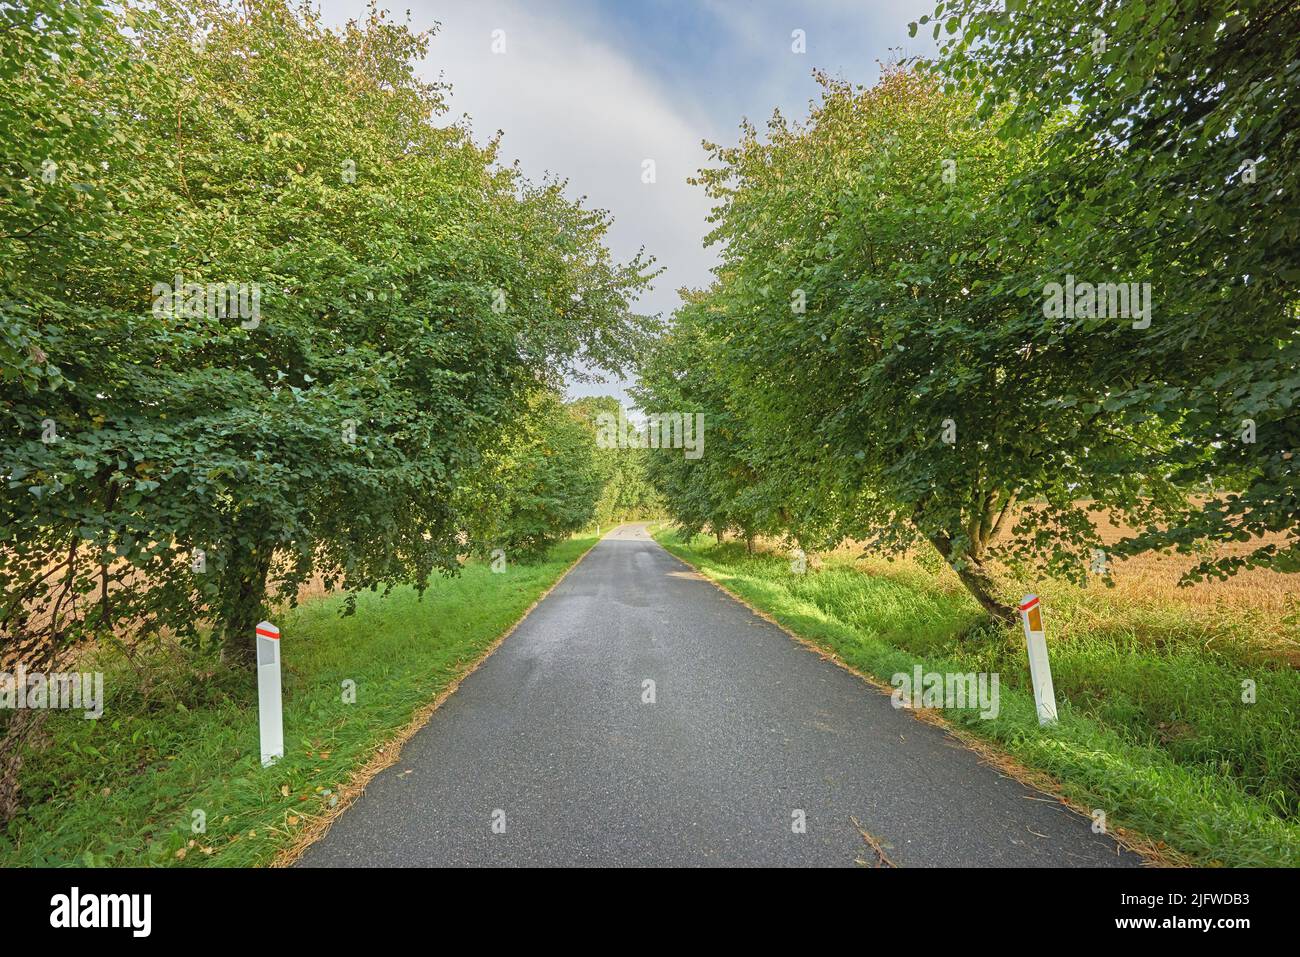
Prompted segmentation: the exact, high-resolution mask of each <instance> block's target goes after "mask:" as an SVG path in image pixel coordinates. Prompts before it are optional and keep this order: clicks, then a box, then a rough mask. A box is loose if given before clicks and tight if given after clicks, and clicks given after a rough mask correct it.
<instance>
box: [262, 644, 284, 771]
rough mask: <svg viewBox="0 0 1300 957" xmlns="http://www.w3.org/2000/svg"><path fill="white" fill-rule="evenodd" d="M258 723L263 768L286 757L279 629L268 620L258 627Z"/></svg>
mask: <svg viewBox="0 0 1300 957" xmlns="http://www.w3.org/2000/svg"><path fill="white" fill-rule="evenodd" d="M257 723H258V727H259V729H260V731H261V736H262V767H264V768H265V767H270V766H271V765H272V764H275V762H276V761H279V760H280V759H281V758H282V757H284V714H283V710H282V708H281V701H280V629H279V628H277V627H275V625H273V624H271V623H270V622H269V621H264V622H262V623H261V624H259V625H258V626H257Z"/></svg>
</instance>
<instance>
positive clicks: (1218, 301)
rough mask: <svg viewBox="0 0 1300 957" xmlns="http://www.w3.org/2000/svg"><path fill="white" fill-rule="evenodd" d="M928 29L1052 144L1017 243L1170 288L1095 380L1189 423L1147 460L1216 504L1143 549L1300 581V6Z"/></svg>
mask: <svg viewBox="0 0 1300 957" xmlns="http://www.w3.org/2000/svg"><path fill="white" fill-rule="evenodd" d="M931 19H933V23H932V25H931V23H930V21H931ZM922 25H924V26H926V27H927V28H929V29H931V30H932V31H933V33H934V35H935V36H936V37H938V36H940V35H943V36H944V37H945V38H946V40H945V43H944V45H943V48H942V55H941V57H940V59H939V62H938V63H937V64H936V69H937V71H938V72H939V74H940V75H941V76H942V77H943V78H944V80H945V82H946V83H948V85H949V86H951V87H952V88H954V89H956V88H961V89H964V90H969V91H971V94H972V95H973V96H975V97H976V98H977V99H978V107H979V110H978V115H979V117H980V118H981V119H982V120H984V121H986V122H990V123H993V124H995V125H996V126H997V128H998V130H999V133H1000V135H1001V136H1002V137H1003V138H1004V139H1005V140H1007V141H1008V142H1010V143H1015V142H1021V143H1035V144H1037V147H1036V148H1037V151H1038V153H1039V163H1038V164H1037V168H1036V170H1035V172H1034V175H1033V176H1032V177H1025V178H1021V179H1020V180H1018V181H1016V182H1015V183H1013V184H1011V188H1013V189H1014V190H1015V191H1016V192H1017V193H1019V194H1020V197H1021V198H1020V204H1021V205H1022V206H1023V207H1025V208H1027V209H1029V210H1030V211H1031V215H1030V216H1027V217H1025V218H1022V219H1020V220H1009V221H1008V222H1006V223H1005V225H1004V236H1005V241H1006V242H1007V243H1010V244H1024V243H1026V242H1029V241H1032V238H1033V235H1034V233H1033V230H1035V229H1042V228H1050V229H1051V231H1052V233H1053V234H1054V237H1055V240H1056V241H1055V242H1054V244H1053V250H1054V256H1053V258H1054V261H1053V262H1046V263H1044V266H1045V267H1046V268H1047V269H1048V270H1050V271H1052V272H1055V273H1057V274H1060V273H1063V272H1065V271H1066V270H1073V271H1074V272H1076V273H1078V272H1083V271H1087V272H1089V273H1093V274H1108V273H1119V274H1122V273H1128V274H1132V273H1138V272H1140V273H1144V274H1145V278H1149V279H1151V280H1152V281H1153V286H1154V290H1155V299H1156V308H1155V310H1154V315H1153V316H1152V319H1151V323H1150V327H1149V329H1147V330H1145V332H1144V333H1143V334H1142V335H1139V336H1128V337H1125V338H1124V339H1122V340H1119V341H1114V342H1112V343H1111V348H1110V349H1109V350H1108V351H1107V352H1106V353H1105V354H1104V355H1103V354H1100V353H1098V352H1094V355H1093V369H1092V371H1093V375H1094V376H1096V378H1097V379H1098V380H1100V381H1104V382H1106V383H1108V386H1109V392H1108V396H1107V399H1108V401H1109V402H1111V403H1113V404H1124V405H1127V406H1130V407H1134V408H1137V407H1141V408H1144V409H1146V410H1147V411H1148V412H1149V413H1150V414H1151V415H1153V416H1156V417H1159V418H1160V419H1162V420H1163V421H1164V422H1166V423H1167V424H1168V425H1169V427H1171V428H1173V429H1175V430H1176V431H1177V441H1175V442H1174V443H1172V445H1171V446H1169V447H1161V448H1160V449H1159V454H1158V455H1152V456H1149V457H1148V458H1147V459H1146V461H1145V462H1140V463H1138V464H1136V465H1135V468H1136V469H1137V470H1139V471H1142V472H1145V473H1146V474H1148V475H1155V474H1165V473H1171V474H1172V475H1173V477H1174V478H1175V479H1176V480H1178V481H1180V482H1182V483H1187V484H1190V483H1198V484H1201V485H1202V486H1203V487H1204V486H1207V485H1208V487H1210V488H1212V489H1214V491H1215V494H1213V495H1212V496H1211V497H1210V500H1209V501H1208V502H1204V503H1200V502H1198V503H1197V504H1196V505H1195V507H1193V508H1189V509H1188V510H1186V511H1185V512H1184V513H1183V514H1182V515H1181V516H1179V517H1178V519H1177V520H1176V521H1173V522H1170V523H1167V524H1162V525H1152V526H1151V527H1150V528H1149V529H1148V532H1147V534H1145V535H1142V536H1140V537H1138V538H1135V539H1134V540H1132V541H1130V542H1128V543H1127V544H1126V545H1125V550H1127V551H1135V550H1139V549H1142V548H1150V547H1160V546H1167V545H1171V544H1172V545H1178V546H1179V547H1181V548H1183V549H1189V548H1191V547H1192V546H1193V545H1195V544H1196V543H1198V542H1207V541H1208V542H1209V543H1211V544H1213V543H1218V542H1224V541H1239V542H1249V543H1253V544H1254V546H1255V547H1254V548H1252V549H1250V550H1249V551H1248V552H1246V553H1245V554H1241V553H1238V554H1234V555H1230V556H1226V557H1224V556H1221V557H1214V556H1212V555H1210V556H1207V557H1205V558H1204V560H1203V561H1201V562H1200V563H1199V565H1198V566H1197V568H1196V569H1194V570H1193V572H1192V575H1191V577H1192V578H1195V577H1198V576H1200V575H1203V574H1207V573H1208V574H1216V575H1226V574H1230V573H1231V572H1233V571H1235V570H1237V569H1238V568H1241V567H1248V566H1252V565H1264V566H1267V567H1271V568H1274V569H1277V570H1282V571H1295V570H1298V569H1300V495H1298V494H1297V486H1298V485H1300V481H1298V479H1300V454H1298V452H1300V335H1298V334H1297V328H1298V323H1297V319H1300V310H1298V304H1300V295H1298V291H1300V203H1297V202H1296V194H1297V188H1298V187H1300V112H1298V111H1300V106H1298V105H1297V104H1298V103H1300V71H1297V69H1296V63H1297V61H1298V60H1300V7H1297V6H1296V4H1295V3H1293V2H1289V0H1195V2H1190V3H1184V2H1176V0H1136V2H1131V3H1128V2H1126V3H1105V4H1101V5H1096V6H1091V7H1079V6H1078V5H1076V4H1068V3H1065V2H1064V0H1046V2H1034V3H1027V2H1024V0H1007V2H1006V3H1005V4H1003V3H1001V2H999V3H989V2H986V0H942V2H940V3H939V4H938V5H937V7H936V9H935V12H934V16H933V18H929V17H926V18H922V20H921V21H920V23H918V24H913V30H914V31H915V30H916V29H918V28H919V27H921V26H922ZM1090 326H1091V324H1090V323H1089V322H1087V321H1086V320H1078V321H1076V322H1074V323H1070V324H1068V325H1067V326H1066V327H1064V328H1062V329H1061V330H1060V332H1059V335H1060V336H1061V337H1062V338H1063V339H1065V338H1068V339H1071V340H1075V341H1079V340H1084V339H1091V338H1095V335H1096V331H1095V330H1094V329H1092V328H1091V327H1090ZM1268 533H1282V537H1281V539H1280V541H1279V540H1278V539H1277V538H1276V537H1274V538H1272V540H1270V541H1261V540H1260V539H1261V537H1262V536H1264V535H1267V534H1268Z"/></svg>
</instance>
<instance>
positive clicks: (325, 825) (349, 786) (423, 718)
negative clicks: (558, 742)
mask: <svg viewBox="0 0 1300 957" xmlns="http://www.w3.org/2000/svg"><path fill="white" fill-rule="evenodd" d="M617 527H618V526H615V528H617ZM610 531H613V529H610ZM607 534H608V533H607ZM604 538H605V536H603V535H602V536H600V537H599V538H597V539H596V540H595V541H594V542H592V543H591V545H590V547H588V548H587V549H586V550H585V551H584V552H583V553H582V554H581V555H579V556H578V557H577V558H575V559H574V560H573V562H572V564H570V565H569V567H568V568H566V569H565V570H564V571H563V572H562V573H561V574H560V577H559V578H557V579H555V581H553V582H551V584H550V585H548V586H547V588H546V590H545V591H543V592H542V593H541V594H540V595H538V596H537V599H536V600H535V601H534V602H533V603H532V604H531V605H529V606H528V607H527V608H525V609H524V613H523V614H522V615H520V616H519V618H518V619H516V620H515V623H514V624H512V625H511V626H510V627H509V628H507V629H506V630H505V631H503V632H502V633H501V634H500V635H498V636H497V637H496V638H495V639H494V640H493V642H492V644H490V645H488V646H487V648H486V649H484V651H483V653H482V654H480V655H479V656H478V657H477V658H475V659H474V661H473V662H472V663H471V664H470V665H469V667H467V668H466V669H465V670H464V671H463V672H461V674H460V675H458V676H457V677H456V679H455V680H454V681H453V682H452V683H451V684H449V685H447V687H445V688H443V689H442V691H440V692H439V693H438V696H437V697H436V698H434V699H433V701H431V702H429V703H428V704H426V705H425V706H424V707H422V708H421V709H420V710H419V711H417V712H416V713H415V715H414V716H413V717H412V718H411V720H410V721H409V722H408V723H407V725H406V727H404V728H402V729H401V730H400V731H398V732H397V734H395V735H393V736H392V737H391V738H389V739H388V740H387V741H385V742H384V743H383V744H380V745H378V746H377V747H376V748H375V753H374V756H373V757H371V759H370V760H369V761H367V762H366V763H365V764H363V765H362V766H361V767H360V768H358V769H357V770H356V771H354V772H352V774H351V775H350V776H349V777H348V780H347V782H346V783H345V784H342V785H340V786H339V789H338V791H339V803H338V804H337V805H335V806H334V807H332V808H330V809H329V811H328V812H327V813H325V814H322V815H319V816H317V817H315V818H313V819H312V820H311V822H310V823H309V824H308V825H307V826H306V827H305V828H303V829H302V831H301V832H300V836H299V839H298V840H297V841H296V842H295V843H294V844H293V845H291V846H290V847H287V848H285V849H284V850H282V851H280V853H278V854H277V855H276V856H275V859H274V860H273V861H271V864H270V866H271V867H292V866H293V865H294V864H295V863H297V861H298V859H299V858H301V857H302V855H303V854H304V853H306V851H307V848H309V847H311V846H312V845H313V844H315V843H316V842H317V841H319V840H320V839H321V838H322V837H324V836H325V835H326V834H327V833H329V829H330V828H331V827H333V826H334V822H335V821H337V820H338V819H339V817H341V816H342V814H343V812H344V811H346V810H347V809H348V808H350V807H351V806H352V803H353V802H354V801H356V799H357V798H358V797H360V796H361V794H362V793H363V792H364V791H365V789H366V786H367V785H368V784H369V783H370V782H371V781H372V780H373V779H374V778H375V776H376V775H377V774H379V772H380V771H383V770H385V769H386V768H390V767H392V766H393V765H394V764H396V763H397V760H398V758H400V757H401V756H402V748H403V747H405V746H406V742H408V741H410V740H411V738H413V737H414V736H415V734H416V732H418V731H419V730H420V729H421V728H423V727H424V726H425V725H426V724H428V723H429V719H430V718H432V717H433V713H434V712H435V711H437V710H438V709H439V708H440V707H442V704H443V702H444V701H446V700H447V699H448V698H450V697H451V696H452V695H453V694H455V693H456V691H457V690H458V689H459V688H460V685H461V682H463V681H464V680H465V679H466V678H468V677H469V676H470V675H472V674H473V673H474V672H475V671H477V670H478V669H479V667H480V666H481V665H482V664H483V662H485V661H487V660H488V659H489V658H491V657H492V654H493V652H495V651H496V650H497V649H498V648H500V647H501V644H502V642H504V641H505V640H506V639H507V638H509V637H510V636H511V635H513V634H514V633H515V629H517V628H518V627H519V626H520V625H521V624H523V622H524V619H526V618H527V617H528V616H529V615H531V614H532V613H533V609H534V608H536V607H537V606H538V605H540V604H541V603H542V602H543V601H545V600H546V596H548V595H549V594H550V593H551V592H553V591H554V590H555V589H556V588H558V587H559V585H560V583H561V582H562V581H564V579H566V578H568V577H569V573H570V572H571V571H573V570H574V569H575V568H577V567H578V566H579V565H581V564H582V562H583V560H584V559H585V558H586V557H587V556H588V555H589V554H591V550H592V549H593V548H595V547H596V546H597V545H599V544H600V543H601V542H602V541H603V540H604Z"/></svg>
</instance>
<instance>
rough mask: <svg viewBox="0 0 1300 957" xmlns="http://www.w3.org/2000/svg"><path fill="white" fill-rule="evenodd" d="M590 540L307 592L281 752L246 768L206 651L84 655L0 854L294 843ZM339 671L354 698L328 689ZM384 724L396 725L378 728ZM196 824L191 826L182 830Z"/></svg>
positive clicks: (241, 693)
mask: <svg viewBox="0 0 1300 957" xmlns="http://www.w3.org/2000/svg"><path fill="white" fill-rule="evenodd" d="M595 542H596V537H595V536H594V535H588V536H585V537H581V538H574V539H571V540H570V541H567V542H563V543H561V544H559V545H557V546H556V547H555V548H554V549H553V550H552V551H551V552H550V553H549V554H548V556H547V557H546V559H545V560H544V561H542V562H540V563H538V564H535V565H515V564H512V565H510V566H509V567H508V570H507V572H506V573H505V574H493V573H492V572H491V571H490V569H489V567H488V566H487V565H486V564H483V563H479V562H471V563H469V564H467V565H466V566H465V567H464V569H463V570H462V572H461V574H460V575H459V576H458V577H457V578H454V579H449V580H438V581H435V582H434V583H433V585H432V586H431V587H430V588H429V590H428V591H427V592H426V593H425V595H424V598H423V600H421V599H420V598H419V596H417V595H416V594H415V592H414V591H413V590H412V589H409V588H403V589H395V590H394V591H393V593H392V594H390V595H389V596H388V597H386V598H385V597H381V596H379V595H375V594H369V593H367V594H364V595H361V596H359V597H358V602H357V613H356V615H354V616H350V617H347V618H343V617H340V616H339V605H340V603H341V602H342V597H341V596H331V597H327V598H322V599H318V600H315V601H311V602H308V603H307V604H304V605H302V606H301V607H299V608H298V609H296V610H294V611H292V612H290V613H288V614H287V615H285V616H283V617H282V618H281V619H279V620H277V624H279V625H280V626H281V632H282V634H283V639H282V641H283V645H282V651H281V653H282V668H283V678H282V680H283V691H284V738H285V756H284V759H283V760H282V761H280V762H279V763H278V764H276V765H275V766H274V767H271V768H262V767H261V763H260V760H259V755H258V731H257V683H256V678H255V676H254V675H253V674H252V673H243V672H238V671H235V670H232V669H227V668H223V667H221V666H220V665H218V664H216V663H215V662H214V660H213V659H212V657H211V656H210V655H207V654H198V653H196V654H191V653H185V652H181V651H179V650H170V651H164V650H161V649H159V650H157V651H154V652H153V653H150V654H147V655H137V658H136V661H135V662H134V663H132V662H129V661H127V660H126V659H124V658H122V657H121V656H120V655H118V654H115V653H112V652H104V653H101V654H100V655H99V657H98V659H97V660H95V661H94V662H93V663H88V664H84V665H82V667H83V668H85V669H87V670H100V671H103V672H104V673H105V676H104V690H105V699H106V705H105V710H104V716H103V717H102V718H101V719H99V720H98V721H87V720H85V719H84V718H82V717H81V716H80V714H79V713H69V712H52V713H50V715H49V717H48V719H47V721H46V724H45V728H44V730H43V734H42V738H43V740H42V741H41V742H40V743H39V745H38V748H37V749H36V750H33V752H32V753H30V754H29V755H28V756H27V759H26V761H25V763H24V766H23V771H22V775H23V797H22V800H23V805H24V807H23V810H22V811H20V812H19V814H18V815H17V816H16V817H14V819H13V820H11V821H10V822H9V824H8V826H7V827H6V828H5V830H4V831H0V865H3V866H7V867H13V866H47V867H49V866H61V865H87V866H118V867H122V866H140V865H172V866H176V865H179V866H191V865H198V866H202V865H222V866H235V867H240V866H243V867H247V866H258V865H266V864H269V863H272V862H273V861H275V860H276V859H277V858H282V857H283V856H284V855H285V853H286V852H290V851H291V850H292V849H293V848H295V847H297V846H298V845H300V844H301V843H302V841H303V838H304V835H306V834H309V833H311V831H312V830H313V829H318V830H319V829H321V825H322V824H323V823H324V822H326V821H328V819H329V818H330V817H331V816H332V815H333V814H334V813H336V812H337V810H338V809H339V808H340V807H341V806H342V805H343V804H344V803H346V802H347V801H348V800H350V798H351V797H352V796H353V792H355V791H356V790H359V788H360V786H362V785H364V782H365V780H367V779H368V774H366V773H364V772H365V771H366V770H367V769H369V770H371V771H373V769H374V767H375V766H376V764H377V763H378V764H382V763H383V752H387V753H388V754H390V755H391V754H394V753H395V752H396V751H397V750H398V748H400V743H401V740H402V739H403V732H405V731H407V730H409V728H410V725H411V723H412V721H413V720H415V719H417V718H418V716H419V715H420V714H421V712H422V711H428V710H430V706H431V704H432V703H433V702H434V701H436V700H437V699H438V698H439V697H440V696H441V695H442V694H443V693H444V692H446V691H447V690H448V689H451V688H454V686H455V684H456V683H457V682H459V681H460V679H461V678H463V677H464V676H465V675H466V674H467V673H468V672H469V671H472V670H473V669H474V667H475V666H476V665H477V664H478V662H479V661H480V660H481V659H482V657H483V656H484V655H485V653H486V652H488V651H490V650H491V649H492V648H493V646H494V644H495V643H496V641H497V639H498V638H499V637H500V636H501V635H502V634H503V633H505V632H507V630H508V629H510V628H511V626H512V625H513V624H514V623H515V622H516V621H518V620H519V618H520V617H521V616H522V615H523V614H524V613H525V612H526V611H527V610H528V609H529V608H530V607H531V606H532V605H533V603H534V602H535V601H536V600H537V599H538V598H539V597H540V596H541V595H542V594H543V593H544V592H545V591H546V590H547V589H548V588H549V587H550V586H551V585H553V584H554V583H555V582H556V581H557V580H558V579H559V578H560V577H561V576H563V574H564V573H565V572H566V571H567V570H568V569H569V568H570V567H572V565H573V564H574V563H576V562H577V560H578V559H579V558H581V557H582V555H584V554H585V553H586V551H587V549H589V548H590V547H591V546H592V545H593V544H595ZM345 682H353V683H354V686H355V692H356V694H355V703H351V704H349V703H346V702H345V701H344V697H345V695H344V685H345ZM395 739H396V740H395ZM199 822H201V824H202V830H199V831H196V826H197V825H198V823H199Z"/></svg>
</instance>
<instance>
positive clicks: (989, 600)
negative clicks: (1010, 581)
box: [926, 535, 1017, 625]
mask: <svg viewBox="0 0 1300 957" xmlns="http://www.w3.org/2000/svg"><path fill="white" fill-rule="evenodd" d="M926 537H927V538H929V540H930V544H932V545H933V546H934V548H935V551H937V552H938V553H939V554H940V555H942V556H943V560H944V561H945V562H947V563H948V567H949V568H951V569H952V570H953V571H954V572H956V573H957V578H958V580H959V581H960V582H961V583H962V584H963V585H965V586H966V590H967V591H968V592H970V593H971V595H973V596H974V598H975V600H976V601H977V602H979V603H980V607H981V608H983V609H984V610H985V611H986V612H988V613H989V615H990V616H991V617H992V618H994V619H996V620H997V621H1000V622H1002V623H1003V624H1006V625H1011V624H1014V623H1015V620H1016V615H1017V610H1016V609H1015V608H1013V607H1011V606H1010V605H1005V604H1003V603H1002V602H1000V601H998V600H997V599H996V598H995V597H993V592H994V583H993V577H992V576H991V575H990V574H989V572H988V568H986V567H985V565H984V563H983V562H981V561H978V560H977V559H975V558H972V557H971V556H970V555H962V556H960V558H959V560H960V561H961V563H962V567H961V568H957V567H956V566H955V565H954V564H953V562H954V560H955V559H954V556H953V554H952V543H951V541H950V540H949V539H948V537H947V536H946V535H929V536H926Z"/></svg>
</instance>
